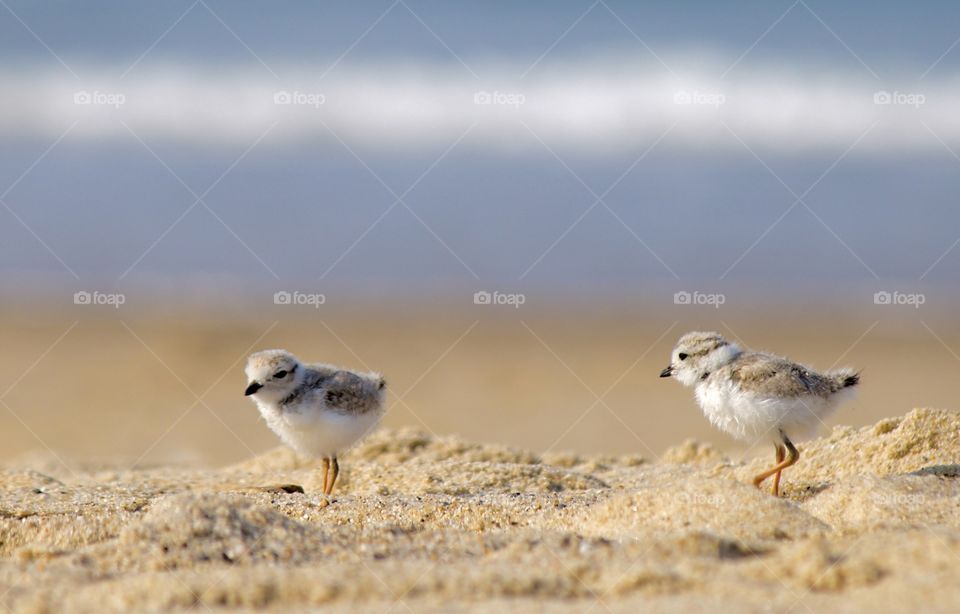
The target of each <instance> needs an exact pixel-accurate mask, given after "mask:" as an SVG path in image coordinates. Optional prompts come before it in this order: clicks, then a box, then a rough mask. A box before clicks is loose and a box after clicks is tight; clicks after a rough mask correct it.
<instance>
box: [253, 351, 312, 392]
mask: <svg viewBox="0 0 960 614" xmlns="http://www.w3.org/2000/svg"><path fill="white" fill-rule="evenodd" d="M244 371H245V372H246V374H247V389H246V390H245V391H244V392H243V394H244V395H246V396H248V397H249V396H252V395H255V396H256V397H257V398H258V399H263V400H272V401H277V400H280V399H282V398H284V397H286V396H288V395H289V394H290V393H291V392H293V390H294V389H295V388H296V387H297V385H298V384H299V383H300V381H301V378H302V377H303V366H302V365H301V364H300V361H299V360H297V357H296V356H294V355H293V354H291V353H290V352H288V351H286V350H263V351H262V352H256V353H255V354H251V355H250V357H249V358H248V359H247V366H246V369H244Z"/></svg>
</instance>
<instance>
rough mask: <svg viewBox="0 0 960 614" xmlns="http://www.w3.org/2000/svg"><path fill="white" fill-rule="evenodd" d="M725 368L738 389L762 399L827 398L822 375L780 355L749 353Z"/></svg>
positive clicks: (827, 386) (827, 389)
mask: <svg viewBox="0 0 960 614" xmlns="http://www.w3.org/2000/svg"><path fill="white" fill-rule="evenodd" d="M727 368H729V370H730V378H731V379H732V380H733V381H734V382H736V383H737V384H739V385H740V387H741V389H746V390H748V391H749V392H750V393H752V394H755V395H757V396H761V397H800V396H806V395H817V396H826V395H827V394H829V390H830V386H829V382H828V381H827V380H826V378H824V377H823V376H822V375H820V374H819V373H816V372H815V371H813V370H811V369H809V368H807V367H805V366H803V365H800V364H797V363H795V362H791V361H789V360H787V359H785V358H780V357H779V356H771V355H769V354H762V353H759V352H752V353H750V354H745V355H741V356H740V357H739V358H738V359H737V360H735V361H733V363H731V364H730V365H728V367H727Z"/></svg>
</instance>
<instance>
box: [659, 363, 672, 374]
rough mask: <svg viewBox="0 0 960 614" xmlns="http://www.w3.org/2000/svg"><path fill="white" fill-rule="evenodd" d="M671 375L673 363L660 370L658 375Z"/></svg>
mask: <svg viewBox="0 0 960 614" xmlns="http://www.w3.org/2000/svg"><path fill="white" fill-rule="evenodd" d="M671 375H673V365H670V366H669V367H667V368H666V369H664V370H663V371H661V372H660V377H670V376H671Z"/></svg>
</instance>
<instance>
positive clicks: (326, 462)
mask: <svg viewBox="0 0 960 614" xmlns="http://www.w3.org/2000/svg"><path fill="white" fill-rule="evenodd" d="M329 474H330V459H329V458H325V459H323V494H327V476H328V475H329Z"/></svg>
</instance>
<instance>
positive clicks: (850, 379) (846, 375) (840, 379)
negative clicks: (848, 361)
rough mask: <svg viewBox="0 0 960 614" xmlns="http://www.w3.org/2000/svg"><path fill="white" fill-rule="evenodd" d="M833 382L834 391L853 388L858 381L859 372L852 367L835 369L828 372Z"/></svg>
mask: <svg viewBox="0 0 960 614" xmlns="http://www.w3.org/2000/svg"><path fill="white" fill-rule="evenodd" d="M828 375H829V377H830V380H831V381H832V382H833V386H834V392H837V391H840V390H843V389H844V388H853V387H854V386H856V385H858V384H859V383H860V373H859V372H858V371H854V370H853V369H837V370H835V371H830V373H829V374H828Z"/></svg>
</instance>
